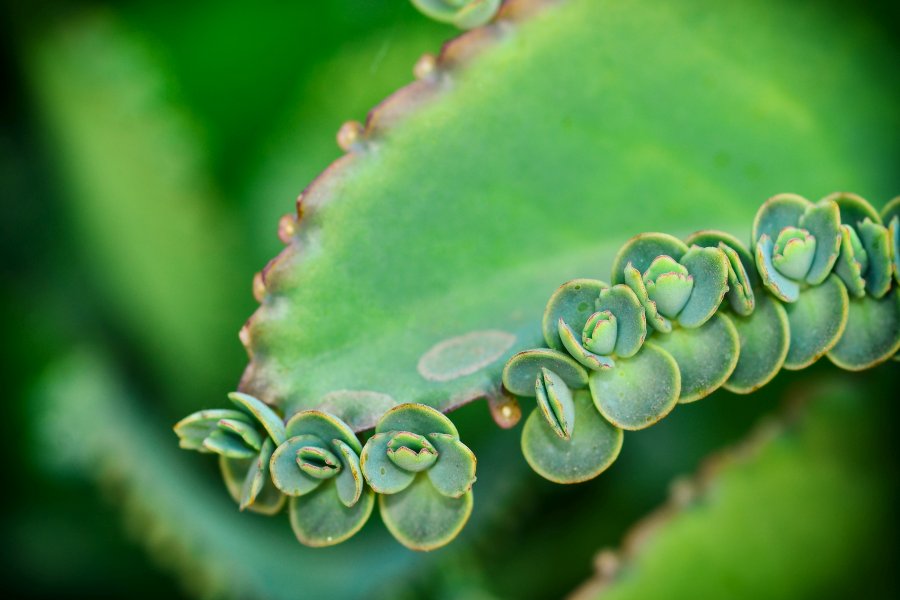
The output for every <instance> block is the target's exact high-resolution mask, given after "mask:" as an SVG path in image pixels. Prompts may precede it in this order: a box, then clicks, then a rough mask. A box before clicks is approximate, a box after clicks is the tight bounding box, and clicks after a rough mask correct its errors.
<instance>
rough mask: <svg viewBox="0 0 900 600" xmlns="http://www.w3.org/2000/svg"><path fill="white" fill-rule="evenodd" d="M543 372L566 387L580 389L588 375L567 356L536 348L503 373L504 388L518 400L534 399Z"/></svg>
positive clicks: (523, 354) (513, 362) (507, 366)
mask: <svg viewBox="0 0 900 600" xmlns="http://www.w3.org/2000/svg"><path fill="white" fill-rule="evenodd" d="M543 369H547V370H548V371H553V373H555V374H556V375H558V376H559V377H560V378H561V379H562V380H563V381H564V382H565V383H566V385H568V386H569V387H571V388H573V389H578V388H583V387H585V386H586V385H587V383H588V376H587V371H585V369H584V367H582V366H581V365H580V364H578V363H577V362H575V360H573V359H572V357H570V356H569V355H568V354H563V353H562V352H557V351H556V350H548V349H545V348H538V349H535V350H526V351H524V352H520V353H518V354H516V355H515V356H513V357H512V358H511V359H510V360H509V362H508V363H507V364H506V366H505V367H504V369H503V385H504V386H505V387H506V389H507V390H509V391H510V392H511V393H513V394H515V395H517V396H534V389H535V388H534V383H535V381H536V380H537V378H538V376H539V375H541V372H542V370H543Z"/></svg>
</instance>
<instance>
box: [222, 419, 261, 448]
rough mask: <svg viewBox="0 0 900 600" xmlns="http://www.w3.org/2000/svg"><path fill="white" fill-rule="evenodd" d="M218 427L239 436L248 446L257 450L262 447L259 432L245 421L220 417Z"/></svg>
mask: <svg viewBox="0 0 900 600" xmlns="http://www.w3.org/2000/svg"><path fill="white" fill-rule="evenodd" d="M219 429H221V430H222V431H224V432H225V433H231V434H232V435H234V436H235V437H238V438H240V439H241V441H243V442H244V443H245V444H246V445H247V446H248V447H250V448H252V449H253V450H256V451H257V452H258V451H259V449H260V448H261V447H262V437H261V436H260V435H259V432H258V431H257V430H256V429H255V428H254V427H253V426H252V425H250V424H249V423H247V422H245V421H239V420H237V419H220V420H219Z"/></svg>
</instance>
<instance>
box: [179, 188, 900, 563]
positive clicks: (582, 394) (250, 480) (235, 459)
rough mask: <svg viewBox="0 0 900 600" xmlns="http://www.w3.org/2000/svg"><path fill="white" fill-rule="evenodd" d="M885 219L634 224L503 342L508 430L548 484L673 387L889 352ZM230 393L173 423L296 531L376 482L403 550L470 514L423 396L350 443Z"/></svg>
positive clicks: (326, 535)
mask: <svg viewBox="0 0 900 600" xmlns="http://www.w3.org/2000/svg"><path fill="white" fill-rule="evenodd" d="M885 221H887V222H888V225H887V226H885V225H884V222H885ZM898 230H900V198H897V199H895V200H894V201H892V202H891V203H889V204H888V205H887V206H886V207H885V209H884V211H883V213H882V214H881V215H879V214H878V213H877V211H875V209H874V208H872V206H871V205H869V204H868V203H867V202H866V201H865V200H863V199H862V198H860V197H859V196H856V195H853V194H833V195H831V196H829V197H827V198H825V199H823V200H821V201H820V202H818V203H815V204H814V203H812V202H810V201H808V200H806V199H804V198H802V197H800V196H796V195H792V194H782V195H778V196H775V197H773V198H771V199H770V200H768V201H767V202H765V203H764V204H763V206H762V207H761V208H760V210H759V211H758V213H757V215H756V219H755V221H754V223H753V231H752V239H751V249H749V250H748V249H747V248H746V247H745V246H744V245H743V244H742V243H741V242H740V240H738V239H737V238H735V237H734V236H731V235H729V234H727V233H724V232H721V231H699V232H697V233H695V234H693V235H691V236H689V237H688V238H687V239H686V240H684V241H682V240H679V239H678V238H675V237H673V236H671V235H668V234H663V233H645V234H641V235H638V236H636V237H634V238H632V239H631V240H629V241H628V242H627V243H626V244H625V245H624V246H623V247H622V248H621V249H620V250H619V253H618V254H617V256H616V258H615V260H614V262H613V269H612V274H611V280H612V284H609V283H606V282H603V281H600V280H596V279H575V280H572V281H569V282H567V283H565V284H563V285H562V286H560V287H559V288H558V289H557V290H556V292H554V293H553V295H552V296H551V297H550V301H549V302H548V303H547V306H546V309H545V311H544V316H543V321H542V329H543V335H544V340H545V341H546V343H547V346H548V347H546V348H537V349H532V350H525V351H523V352H519V353H517V354H515V355H514V356H512V357H511V358H510V359H509V361H508V362H507V364H506V366H505V368H504V370H503V375H502V380H503V385H504V386H505V387H506V389H507V390H508V391H509V392H510V393H512V394H514V395H515V396H519V397H534V398H536V400H537V407H536V409H535V410H534V411H533V412H532V414H531V415H530V416H529V417H528V419H527V421H526V423H525V426H524V428H523V431H522V451H523V454H524V456H525V458H526V460H527V461H528V463H529V465H531V467H532V468H533V469H534V470H535V471H536V472H537V473H539V474H540V475H542V476H543V477H545V478H547V479H549V480H551V481H555V482H558V483H576V482H581V481H586V480H588V479H592V478H593V477H596V476H597V475H599V474H600V473H601V472H603V471H604V470H605V469H606V468H607V467H609V465H611V464H612V463H613V462H614V461H615V459H616V458H617V457H618V454H619V452H620V450H621V448H622V443H623V438H624V430H631V431H634V430H640V429H645V428H647V427H649V426H651V425H653V424H655V423H658V422H659V421H660V420H662V419H663V418H664V417H665V416H666V415H668V414H669V413H670V412H671V411H672V410H673V409H674V408H675V406H676V405H677V404H679V403H687V402H693V401H696V400H699V399H701V398H703V397H705V396H707V395H709V394H711V393H712V392H713V391H715V390H716V389H718V388H719V387H725V388H726V389H728V390H730V391H732V392H736V393H742V394H747V393H750V392H752V391H754V390H756V389H758V388H759V387H761V386H763V385H765V384H766V383H767V382H769V381H770V380H771V379H772V378H773V377H774V376H775V374H776V373H777V372H778V371H779V370H780V369H781V368H782V367H783V368H786V369H802V368H804V367H806V366H809V365H811V364H812V363H813V362H815V361H816V360H818V359H819V358H820V357H821V356H823V355H827V356H828V357H829V358H830V359H831V361H832V362H834V363H835V364H836V365H838V366H840V367H842V368H844V369H848V370H861V369H865V368H868V367H871V366H874V365H876V364H878V363H880V362H882V361H884V360H887V359H888V358H890V357H892V356H894V355H895V354H896V353H897V351H898V349H900V292H898V285H900V241H898V240H900V236H898V234H900V231H898ZM726 298H727V302H726V301H725V299H726ZM229 397H230V398H231V400H232V401H233V402H234V403H235V405H236V407H237V410H234V409H217V410H202V411H199V412H196V413H193V414H192V415H190V416H188V417H186V418H185V419H183V420H181V421H180V422H179V423H178V424H176V425H175V432H176V433H177V434H178V436H179V438H180V443H181V446H182V447H183V448H186V449H190V450H198V451H200V452H207V453H215V454H218V455H219V457H220V458H219V460H220V467H221V471H222V475H223V478H224V479H225V483H226V487H227V488H228V490H229V492H230V493H231V495H232V497H234V499H235V500H236V501H237V502H238V503H239V504H240V507H241V509H242V510H243V509H245V508H246V509H250V510H252V511H255V512H259V513H263V514H268V515H272V514H276V513H278V512H279V511H280V510H281V509H282V507H283V505H284V504H285V500H286V498H288V497H290V502H289V508H288V511H289V513H290V521H291V526H292V527H293V530H294V532H295V534H296V536H297V539H298V540H299V541H300V542H301V543H303V544H306V545H309V546H328V545H332V544H336V543H339V542H341V541H343V540H345V539H347V538H349V537H350V536H352V535H353V534H354V533H356V532H357V531H359V529H360V528H361V527H362V526H363V525H364V524H365V523H366V521H367V520H368V519H369V517H370V515H371V513H372V510H373V507H374V504H375V495H376V494H377V495H378V497H379V506H380V510H381V516H382V519H383V521H384V522H385V524H386V525H387V527H388V529H389V530H390V531H391V533H392V534H393V535H394V537H395V538H397V539H398V540H399V541H400V542H401V543H402V544H404V545H405V546H407V547H409V548H412V549H416V550H431V549H434V548H438V547H441V546H443V545H445V544H447V543H448V542H449V541H451V540H452V539H453V538H454V537H455V536H456V535H457V534H458V533H459V531H460V530H461V529H462V527H463V526H464V525H465V523H466V521H467V520H468V518H469V515H470V514H471V511H472V485H473V484H474V482H475V462H476V461H475V456H474V454H473V453H472V452H471V450H469V448H468V447H466V446H465V445H464V444H463V443H462V442H461V441H460V439H459V433H458V431H457V429H456V427H455V426H454V425H453V423H452V422H451V421H450V419H449V418H447V416H445V415H444V414H442V413H441V412H440V411H438V410H435V409H434V408H431V407H428V406H425V405H423V404H414V403H408V404H401V405H398V406H395V407H393V408H391V409H390V410H387V411H386V412H385V413H384V414H383V415H382V416H381V417H380V419H379V420H378V423H377V425H376V426H375V429H374V433H373V435H371V437H369V438H368V439H367V440H366V441H365V444H363V443H362V442H361V441H360V439H358V438H357V436H356V434H355V433H354V431H353V429H352V428H351V427H350V426H349V425H348V424H347V423H345V422H344V421H342V420H341V419H340V418H338V417H337V416H335V415H332V414H329V413H327V412H324V411H322V410H302V411H299V412H297V413H296V414H294V415H293V416H291V417H290V418H289V419H287V421H286V422H285V421H284V420H283V419H282V418H281V417H280V416H279V415H278V414H276V413H275V412H274V410H273V409H272V408H271V407H269V406H268V405H267V404H265V403H263V402H261V401H260V400H258V399H256V398H254V397H253V396H250V395H248V394H244V393H240V392H234V393H232V394H230V396H229Z"/></svg>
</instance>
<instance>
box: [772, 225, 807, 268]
mask: <svg viewBox="0 0 900 600" xmlns="http://www.w3.org/2000/svg"><path fill="white" fill-rule="evenodd" d="M815 256H816V238H814V237H813V236H811V235H810V234H809V232H808V231H806V230H805V229H800V228H798V227H785V228H784V229H782V230H781V232H780V233H779V234H778V238H776V240H775V245H774V247H773V249H772V264H773V265H775V268H776V269H778V271H779V272H780V273H781V274H782V275H784V276H785V277H788V278H790V279H794V280H796V281H800V280H802V279H804V278H805V277H806V274H807V273H808V272H809V268H810V267H811V266H812V262H813V258H815Z"/></svg>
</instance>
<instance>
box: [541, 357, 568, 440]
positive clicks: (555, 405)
mask: <svg viewBox="0 0 900 600" xmlns="http://www.w3.org/2000/svg"><path fill="white" fill-rule="evenodd" d="M534 390H535V396H536V397H537V405H538V408H539V409H540V411H541V413H542V414H543V415H544V418H545V419H546V420H547V424H548V425H550V428H551V429H553V431H555V432H556V435H558V436H559V437H561V438H563V439H564V440H567V439H569V436H571V435H572V429H573V428H574V426H575V405H574V403H573V402H572V392H571V391H570V390H569V387H568V386H567V385H566V383H565V382H564V381H563V380H562V379H561V378H560V377H559V376H558V375H556V374H555V373H553V371H549V370H547V369H541V374H540V375H538V377H537V380H536V381H535V386H534Z"/></svg>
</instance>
